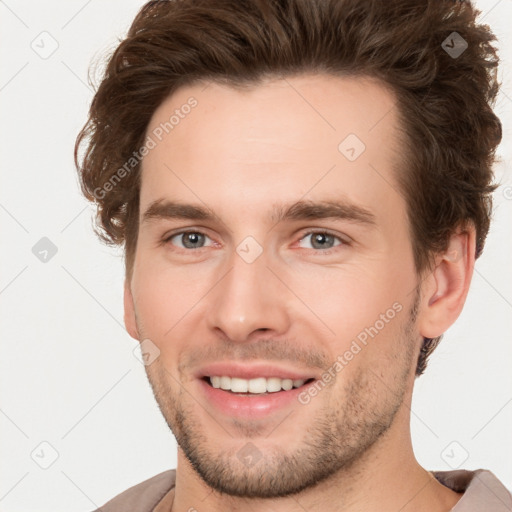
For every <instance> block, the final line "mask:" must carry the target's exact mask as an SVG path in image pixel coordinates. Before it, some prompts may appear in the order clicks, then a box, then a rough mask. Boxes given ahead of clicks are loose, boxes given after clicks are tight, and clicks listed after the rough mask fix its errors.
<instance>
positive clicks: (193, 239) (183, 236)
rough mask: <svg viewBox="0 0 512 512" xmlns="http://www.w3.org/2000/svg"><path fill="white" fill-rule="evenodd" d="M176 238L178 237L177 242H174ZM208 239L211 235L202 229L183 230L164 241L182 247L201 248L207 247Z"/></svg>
mask: <svg viewBox="0 0 512 512" xmlns="http://www.w3.org/2000/svg"><path fill="white" fill-rule="evenodd" d="M174 239H176V242H173V240H174ZM206 239H209V240H210V237H209V236H208V235H205V234H204V233H201V232H200V231H181V232H180V233H174V234H173V235H171V236H169V237H167V238H166V239H165V240H164V242H165V243H171V244H172V245H176V246H177V247H180V248H181V249H201V248H202V247H205V245H204V243H205V240H206Z"/></svg>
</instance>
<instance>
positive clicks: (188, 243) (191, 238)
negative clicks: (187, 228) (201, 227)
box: [183, 233, 203, 248]
mask: <svg viewBox="0 0 512 512" xmlns="http://www.w3.org/2000/svg"><path fill="white" fill-rule="evenodd" d="M202 236H203V235H201V234H199V233H186V235H185V240H184V242H183V245H184V246H185V247H188V248H195V245H196V244H198V243H200V242H201V237H202Z"/></svg>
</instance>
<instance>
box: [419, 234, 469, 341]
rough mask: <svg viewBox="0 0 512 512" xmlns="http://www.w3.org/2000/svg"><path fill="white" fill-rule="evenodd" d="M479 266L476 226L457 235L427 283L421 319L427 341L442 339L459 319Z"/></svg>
mask: <svg viewBox="0 0 512 512" xmlns="http://www.w3.org/2000/svg"><path fill="white" fill-rule="evenodd" d="M474 264H475V230H474V227H473V226H468V227H466V228H465V229H464V230H463V231H457V232H456V233H454V234H453V235H452V236H451V238H450V241H449V244H448V247H447V249H446V251H445V252H444V253H443V254H440V255H439V256H438V257H437V259H436V266H435V268H434V270H433V271H432V272H431V273H430V275H429V276H428V277H427V278H426V279H425V280H424V281H423V284H422V289H423V302H424V304H423V305H422V306H423V307H422V311H421V314H420V316H419V318H418V327H419V329H420V333H421V335H422V336H423V337H425V338H436V337H438V336H441V334H443V333H444V332H445V331H446V330H447V329H448V328H449V327H450V326H451V325H452V324H453V323H454V322H455V320H456V319H457V318H458V316H459V314H460V312H461V311H462V308H463V306H464V303H465V301H466V297H467V294H468V290H469V285H470V283H471V277H472V275H473V269H474Z"/></svg>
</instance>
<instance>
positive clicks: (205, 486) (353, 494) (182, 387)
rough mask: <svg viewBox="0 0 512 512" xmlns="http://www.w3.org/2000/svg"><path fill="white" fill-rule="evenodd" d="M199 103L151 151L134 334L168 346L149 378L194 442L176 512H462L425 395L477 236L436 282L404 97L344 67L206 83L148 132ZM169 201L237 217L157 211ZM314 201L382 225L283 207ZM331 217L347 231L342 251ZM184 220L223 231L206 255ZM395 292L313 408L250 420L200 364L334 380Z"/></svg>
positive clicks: (181, 452)
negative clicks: (434, 451) (417, 251)
mask: <svg viewBox="0 0 512 512" xmlns="http://www.w3.org/2000/svg"><path fill="white" fill-rule="evenodd" d="M190 96H194V98H196V100H197V102H198V104H197V106H196V107H195V108H194V109H193V110H192V111H191V112H190V114H188V115H187V116H186V117H185V118H184V119H181V120H180V123H179V124H178V125H176V126H175V127H174V129H173V130H172V131H170V132H169V134H168V135H166V136H165V137H164V138H163V139H162V141H161V142H159V143H158V144H157V146H156V147H155V148H153V149H152V150H151V151H150V152H149V153H148V154H147V155H146V156H145V158H144V160H143V164H142V182H141V193H140V212H141V223H140V226H139V235H138V243H137V250H136V255H135V263H134V269H133V274H132V277H131V280H130V281H128V280H127V281H126V283H125V324H126V328H127V330H128V332H129V333H130V335H131V336H132V337H134V338H135V339H137V340H139V341H142V340H144V339H148V338H149V339H150V340H151V342H152V343H154V344H155V345H156V346H157V347H158V349H159V350H160V355H159V357H158V358H157V359H156V360H155V361H154V362H152V363H151V364H150V365H148V366H146V371H147V374H148V378H149V381H150V384H151V386H152V388H153V391H154V393H155V397H156V399H157V402H158V404H159V406H160V409H161V411H162V413H163V415H164V417H165V419H166V421H167V423H168V425H169V427H170V428H171V429H172V431H173V433H174V435H175V437H176V439H177V441H178V464H177V479H176V487H175V489H174V490H172V491H171V492H170V493H169V494H168V496H166V498H165V505H164V504H162V510H173V511H186V510H189V509H190V508H191V507H193V508H195V509H197V510H210V511H223V510H224V511H225V510H232V511H236V510H240V511H241V510H244V511H247V510H258V511H276V512H285V511H295V510H308V511H309V512H313V511H317V510H322V511H323V512H326V511H335V510H336V511H345V510H350V511H351V512H357V511H363V510H364V511H366V512H369V511H374V510H375V511H377V510H378V511H379V512H383V511H394V512H396V511H398V510H400V511H402V512H408V511H413V510H414V511H416V512H417V511H420V512H421V511H423V510H425V511H426V510H429V511H448V510H450V509H451V508H452V507H453V506H454V505H455V504H456V503H457V501H458V500H459V499H460V497H461V495H460V494H458V493H455V492H453V491H451V490H450V489H448V488H447V487H444V486H443V485H441V484H440V483H438V482H437V481H436V480H435V479H434V477H433V476H432V475H431V474H430V473H429V472H428V471H426V470H425V469H423V468H422V467H421V466H420V465H419V464H418V462H417V461H416V460H415V458H414V454H413V449H412V444H411V436H410V407H411V397H412V390H413V385H414V379H415V374H414V371H415V367H416V361H417V357H418V353H419V348H420V345H421V341H422V339H423V337H424V336H425V337H436V336H439V335H440V334H442V333H443V332H444V331H445V330H446V329H447V328H448V327H449V326H450V325H451V324H452V323H453V322H454V321H455V320H456V318H457V317H458V315H459V313H460V311H461V309H462V307H463V304H464V301H465V298H466V295H467V291H468V288H469V284H470V280H471V275H472V272H473V265H474V249H475V233H474V230H473V229H472V227H471V226H470V227H468V228H466V229H464V230H457V231H455V232H454V234H453V236H452V237H451V239H450V243H449V246H448V249H447V251H446V253H442V254H438V255H437V256H436V260H435V266H434V268H433V269H431V270H430V271H428V272H426V273H425V274H424V275H421V276H419V275H417V273H416V271H415V267H414V261H413V253H412V244H411V239H410V235H409V230H408V229H409V225H408V220H407V213H406V203H405V200H404V198H403V197H402V195H401V194H400V192H399V188H398V185H397V181H396V178H395V175H394V172H395V171H394V169H395V168H396V166H397V162H399V161H400V159H401V158H403V155H402V154H401V146H400V142H399V141H400V138H399V135H398V126H399V125H398V118H397V114H396V110H395V108H394V104H395V102H396V98H394V96H393V94H392V93H391V92H390V91H389V90H387V89H386V88H384V87H383V86H382V85H381V84H379V83H378V82H376V81H372V80H370V79H363V78H341V77H333V76H327V75H311V74H305V75H300V76H295V77H289V78H287V79H279V80H272V81H270V80H269V81H266V82H265V83H264V84H261V85H258V86H255V87H252V88H250V89H248V90H244V91H241V90H236V89H234V88H231V87H227V86H224V85H220V84H216V83H207V84H205V83H196V84H194V85H189V86H186V87H183V88H181V89H179V90H178V91H176V92H175V93H174V94H173V95H171V96H170V97H169V98H167V99H166V100H165V101H164V102H163V103H162V104H161V105H160V107H159V108H158V109H157V110H156V111H155V113H154V115H153V117H152V119H151V122H150V124H149V127H148V131H147V133H148V134H150V133H152V130H154V129H155V128H156V127H158V126H159V124H160V123H161V122H165V121H166V120H168V119H169V117H170V115H172V113H173V112H174V110H175V109H176V108H180V106H181V105H183V104H185V103H186V102H187V99H188V98H189V97H190ZM305 100H306V101H305ZM350 133H352V134H356V135H357V136H358V137H359V139H360V140H361V141H363V143H364V144H365V146H366V149H365V150H364V152H363V153H362V154H361V155H360V156H359V157H358V158H357V159H356V160H354V161H349V160H347V158H345V156H344V155H343V154H342V153H341V152H340V151H339V150H338V145H339V144H340V142H341V141H342V140H343V139H344V138H345V137H346V136H347V135H348V134H350ZM159 199H169V200H173V201H179V202H183V203H191V204H195V205H200V206H204V205H206V206H208V207H209V208H210V209H212V210H213V211H214V212H215V214H216V215H217V217H216V219H215V220H212V221H205V220H195V219H190V220H189V219H172V218H168V219H152V220H150V221H149V222H142V214H143V212H145V211H146V209H147V208H148V206H149V205H150V204H151V203H152V202H153V201H156V200H159ZM298 200H311V201H320V200H331V201H340V200H349V201H351V202H352V203H354V204H356V205H359V206H361V207H364V208H366V209H367V210H370V211H371V212H372V214H373V215H374V217H375V225H374V226H368V225H364V224H361V223H357V222H354V221H351V220H346V219H345V220H343V219H341V220H340V219H316V218H312V219H306V220H295V221H289V220H288V221H282V222H280V223H277V224H276V223H275V222H272V221H271V220H270V219H269V214H270V211H271V208H272V206H273V205H274V204H275V203H283V204H288V203H293V202H295V201H298ZM312 228H314V230H315V232H320V233H322V232H323V230H328V231H329V232H330V233H331V234H334V235H335V236H336V237H339V239H338V238H334V239H329V238H328V239H327V243H328V245H327V249H326V248H324V247H325V245H321V246H319V244H317V243H315V240H314V235H307V234H306V231H307V230H308V229H312ZM180 230H188V231H194V230H196V231H194V232H197V231H198V232H199V233H203V234H205V235H207V236H206V237H205V238H204V239H201V238H199V243H197V238H196V239H195V240H194V239H192V242H194V241H195V243H196V245H195V246H193V247H192V248H190V239H186V237H183V236H174V237H172V238H170V239H169V237H170V236H171V235H172V234H175V233H177V232H178V231H180ZM247 236H252V237H253V238H254V239H255V240H256V241H257V242H258V244H259V245H260V246H261V248H262V249H263V252H262V253H261V255H260V256H259V257H258V258H257V259H256V260H255V261H254V262H252V263H247V262H246V261H245V260H244V259H243V258H241V257H240V256H239V254H238V253H237V251H236V248H237V246H238V245H239V244H240V243H241V242H242V241H243V240H244V239H245V238H246V237H247ZM184 238H185V240H184ZM165 239H167V241H166V242H164V240H165ZM187 242H188V243H189V245H188V247H189V248H187V247H186V246H184V245H183V244H186V243H187ZM324 242H325V239H324ZM395 303H398V304H400V305H401V306H402V309H401V311H400V312H399V313H397V314H396V316H394V318H393V319H392V320H390V321H389V322H387V323H386V324H385V327H384V328H382V329H380V330H379V332H378V334H377V335H376V336H375V337H374V338H373V339H371V340H370V342H369V343H368V344H367V345H366V346H364V347H363V348H362V350H360V351H359V352H358V353H357V355H355V356H354V357H353V359H352V360H351V361H349V362H348V364H346V365H345V366H344V367H343V369H342V370H341V371H338V372H337V373H336V377H335V379H333V380H331V382H330V383H329V385H327V386H325V388H324V389H322V390H321V391H320V392H319V393H318V394H317V396H315V397H314V398H313V399H311V401H310V402H309V403H307V404H300V403H293V404H292V405H291V406H289V407H286V408H285V409H284V410H282V411H278V412H276V413H273V414H271V415H268V416H267V417H265V418H263V419H246V420H244V419H240V418H238V419H236V418H233V417H229V416H226V415H222V414H221V413H220V412H219V411H217V410H216V409H215V408H214V406H213V405H212V404H210V403H209V402H208V401H207V400H206V399H205V397H204V396H203V394H202V393H201V392H200V388H199V385H198V381H197V379H196V378H195V377H194V372H196V371H197V370H198V368H199V367H200V366H201V365H204V364H206V363H210V362H214V361H220V360H223V361H224V360H228V361H250V362H265V361H269V362H278V363H281V364H282V365H284V366H286V367H288V368H294V369H298V370H309V371H310V372H311V373H313V374H314V375H319V374H321V373H322V370H327V369H328V368H329V367H332V365H333V362H334V361H336V358H337V357H338V356H339V355H340V354H344V353H345V352H346V351H347V350H348V349H349V348H350V345H351V342H352V341H353V340H354V339H355V338H356V337H357V335H358V334H359V333H360V332H361V331H363V330H364V329H365V327H368V326H371V325H374V324H375V323H376V320H378V319H379V318H380V315H381V314H383V313H385V312H386V311H387V310H388V309H389V308H391V307H392V305H393V304H395ZM249 441H250V442H251V443H252V445H254V446H255V447H256V449H257V450H258V452H259V454H260V455H261V458H260V460H259V461H258V463H257V464H255V465H254V466H252V467H246V466H245V465H244V464H242V463H241V461H240V459H239V458H238V457H237V453H238V451H239V450H241V449H242V448H243V447H244V446H245V445H246V444H247V443H248V442H249Z"/></svg>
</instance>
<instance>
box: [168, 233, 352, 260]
mask: <svg viewBox="0 0 512 512" xmlns="http://www.w3.org/2000/svg"><path fill="white" fill-rule="evenodd" d="M186 233H197V234H200V235H204V236H205V237H208V238H210V237H209V236H208V235H207V234H206V233H204V232H203V231H201V230H196V229H186V230H182V231H178V232H176V233H171V234H170V235H169V236H166V237H165V238H164V239H163V240H162V243H163V244H168V243H170V241H171V239H173V238H174V237H176V236H178V235H184V234H186ZM312 234H322V235H329V236H332V237H334V238H335V239H337V240H339V241H340V242H341V243H340V244H338V245H335V246H334V247H331V248H329V249H307V250H309V251H313V252H315V253H319V254H322V255H329V254H331V252H332V251H335V250H336V248H337V247H342V246H349V245H351V243H350V242H349V241H348V240H344V239H343V238H342V237H340V236H339V235H337V234H335V233H333V232H331V231H329V230H326V229H311V230H309V231H306V232H304V233H302V234H301V237H300V238H299V242H301V241H302V240H303V239H304V238H306V237H307V236H309V235H312ZM205 248H206V247H199V248H197V249H187V248H184V249H182V248H181V247H178V248H177V249H179V250H181V251H185V252H194V251H200V250H201V249H205Z"/></svg>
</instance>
